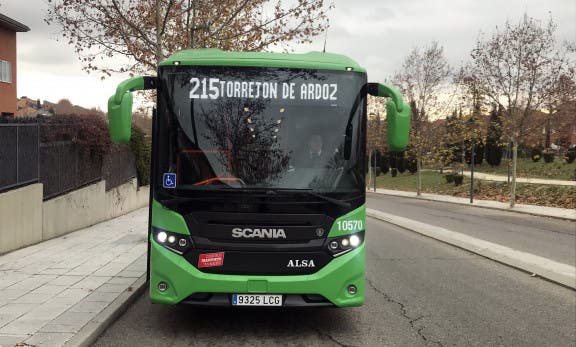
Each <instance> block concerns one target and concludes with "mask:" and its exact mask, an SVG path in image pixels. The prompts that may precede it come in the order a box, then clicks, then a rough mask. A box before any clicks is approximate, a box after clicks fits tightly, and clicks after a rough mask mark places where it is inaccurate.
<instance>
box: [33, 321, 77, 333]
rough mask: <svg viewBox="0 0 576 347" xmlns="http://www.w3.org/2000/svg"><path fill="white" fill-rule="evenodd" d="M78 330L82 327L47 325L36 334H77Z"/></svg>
mask: <svg viewBox="0 0 576 347" xmlns="http://www.w3.org/2000/svg"><path fill="white" fill-rule="evenodd" d="M80 329H82V326H78V325H69V324H53V323H48V324H46V325H45V326H43V327H42V329H40V330H39V331H38V333H77V332H78V331H80Z"/></svg>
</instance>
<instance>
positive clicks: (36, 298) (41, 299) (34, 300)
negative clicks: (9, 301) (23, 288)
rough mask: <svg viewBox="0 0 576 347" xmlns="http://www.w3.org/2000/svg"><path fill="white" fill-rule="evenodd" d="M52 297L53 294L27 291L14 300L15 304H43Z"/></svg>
mask: <svg viewBox="0 0 576 347" xmlns="http://www.w3.org/2000/svg"><path fill="white" fill-rule="evenodd" d="M53 297H54V294H38V293H28V294H26V295H23V296H21V297H19V298H18V299H16V300H14V301H13V302H14V303H15V304H43V303H45V302H46V301H48V300H50V299H51V298H53Z"/></svg>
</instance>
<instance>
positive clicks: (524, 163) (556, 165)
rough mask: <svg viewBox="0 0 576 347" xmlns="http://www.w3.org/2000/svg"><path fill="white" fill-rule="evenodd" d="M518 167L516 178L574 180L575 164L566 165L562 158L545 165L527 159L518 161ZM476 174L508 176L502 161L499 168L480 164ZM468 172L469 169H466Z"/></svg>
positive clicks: (542, 162) (506, 168)
mask: <svg viewBox="0 0 576 347" xmlns="http://www.w3.org/2000/svg"><path fill="white" fill-rule="evenodd" d="M517 165H518V167H517V168H516V174H517V177H526V178H548V179H552V180H566V181H571V180H574V175H575V174H576V163H572V164H568V163H566V161H564V159H562V158H556V159H555V160H554V162H552V163H546V162H544V161H543V160H540V161H538V162H534V161H532V160H531V159H529V158H526V159H518V164H517ZM474 169H475V171H476V172H482V173H486V174H493V175H500V176H506V175H507V174H508V166H507V165H506V162H505V161H503V162H502V165H500V166H490V165H488V164H482V165H479V166H476V167H475V168H474ZM467 170H469V168H468V169H467Z"/></svg>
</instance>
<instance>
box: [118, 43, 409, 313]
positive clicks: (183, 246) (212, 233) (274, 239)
mask: <svg viewBox="0 0 576 347" xmlns="http://www.w3.org/2000/svg"><path fill="white" fill-rule="evenodd" d="M136 90H155V91H156V93H157V96H156V97H157V103H156V109H155V112H154V115H153V120H152V122H153V135H152V165H151V166H152V168H151V184H150V191H151V193H150V221H149V238H148V279H149V287H150V288H149V289H150V298H151V300H152V302H154V303H162V304H179V303H182V304H193V305H214V306H283V307H293V306H311V307H314V306H335V307H347V306H360V305H362V304H363V303H364V282H365V247H366V242H365V239H366V234H365V227H366V213H365V202H366V196H365V173H366V166H367V160H366V156H365V153H366V120H367V116H366V108H367V95H369V94H370V95H374V96H380V97H387V98H388V101H387V104H386V110H387V129H388V139H387V140H388V146H389V149H390V150H393V151H401V150H403V149H404V148H405V147H406V146H407V143H408V131H409V127H410V108H409V106H408V105H407V104H406V103H405V102H403V101H402V98H401V95H400V94H399V93H398V91H396V90H395V89H394V88H392V87H390V86H387V85H384V84H378V83H368V82H367V77H366V70H365V69H364V68H362V67H361V66H359V65H358V64H357V63H356V62H354V61H353V60H351V59H349V58H347V57H345V56H342V55H337V54H330V53H320V52H311V53H307V54H286V53H267V52H257V53H255V52H226V51H221V50H218V49H194V50H183V51H180V52H178V53H175V54H173V55H172V56H170V57H169V58H168V59H166V60H165V61H163V62H161V63H160V65H159V67H158V71H157V76H156V77H134V78H130V79H128V80H126V81H124V82H122V83H120V84H119V85H118V87H117V89H116V93H115V94H114V95H113V96H112V97H111V98H110V99H109V101H108V114H109V125H110V134H111V137H112V139H113V141H114V142H116V143H127V142H128V141H129V140H130V132H131V117H132V114H131V113H132V94H131V92H133V91H136Z"/></svg>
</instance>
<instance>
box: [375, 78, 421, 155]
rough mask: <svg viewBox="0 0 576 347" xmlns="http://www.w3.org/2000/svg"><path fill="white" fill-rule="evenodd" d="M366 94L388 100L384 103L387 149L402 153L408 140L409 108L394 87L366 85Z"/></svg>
mask: <svg viewBox="0 0 576 347" xmlns="http://www.w3.org/2000/svg"><path fill="white" fill-rule="evenodd" d="M368 94H370V95H374V96H383V97H387V98H389V100H388V102H386V128H387V131H388V138H387V142H388V149H389V150H390V151H394V152H402V151H403V150H404V149H406V147H407V146H408V139H409V138H410V117H411V110H410V106H409V105H408V104H407V103H405V102H404V101H403V100H402V95H401V94H400V92H399V91H398V90H396V89H395V88H394V87H391V86H388V85H385V84H381V83H368Z"/></svg>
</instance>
